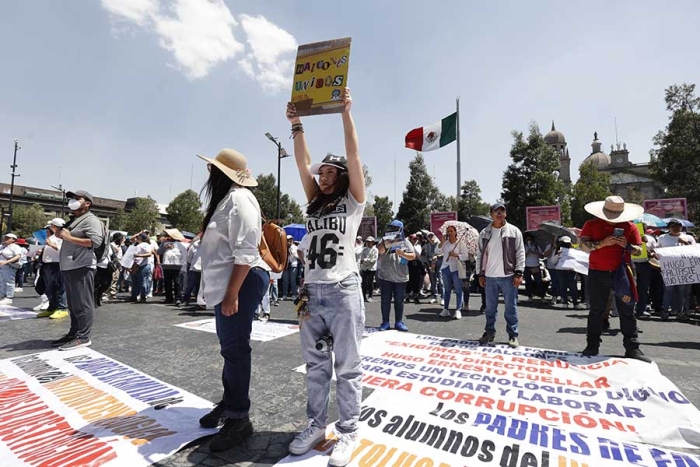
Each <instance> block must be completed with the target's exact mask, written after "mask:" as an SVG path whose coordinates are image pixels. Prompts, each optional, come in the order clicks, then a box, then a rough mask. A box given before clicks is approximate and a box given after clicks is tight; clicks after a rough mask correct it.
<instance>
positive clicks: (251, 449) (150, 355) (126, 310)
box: [0, 288, 700, 467]
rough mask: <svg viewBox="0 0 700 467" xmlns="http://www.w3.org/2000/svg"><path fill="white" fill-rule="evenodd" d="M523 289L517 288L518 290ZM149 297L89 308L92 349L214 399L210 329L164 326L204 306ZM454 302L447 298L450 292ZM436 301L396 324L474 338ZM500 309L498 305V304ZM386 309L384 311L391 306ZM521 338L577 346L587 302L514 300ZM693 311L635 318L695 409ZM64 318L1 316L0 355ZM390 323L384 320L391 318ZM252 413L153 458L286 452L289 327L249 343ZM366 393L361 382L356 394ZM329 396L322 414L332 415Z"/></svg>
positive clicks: (294, 381)
mask: <svg viewBox="0 0 700 467" xmlns="http://www.w3.org/2000/svg"><path fill="white" fill-rule="evenodd" d="M521 297H522V296H521ZM162 300H163V298H162V297H154V298H153V299H150V301H149V302H148V303H146V304H128V303H125V302H123V301H115V302H110V303H106V304H105V305H103V306H102V307H101V308H99V309H98V310H97V312H96V316H95V324H94V330H93V335H92V348H93V349H94V350H96V351H98V352H100V353H103V354H105V355H107V356H109V357H111V358H113V359H115V360H118V361H120V362H123V363H125V364H127V365H130V366H132V367H134V368H137V369H138V370H140V371H143V372H144V373H147V374H149V375H151V376H153V377H156V378H159V379H161V380H163V381H166V382H168V383H170V384H172V385H175V386H178V387H180V388H182V389H185V390H187V391H189V392H192V393H194V394H196V395H198V396H200V397H202V398H205V399H208V400H210V401H212V402H216V401H218V400H219V399H220V396H221V380H220V375H221V368H222V364H223V360H222V358H221V357H220V355H219V347H218V341H217V337H216V335H215V334H210V333H205V332H199V331H193V330H188V329H183V328H178V327H175V326H173V325H174V324H180V323H186V322H188V321H194V320H198V319H204V318H210V317H213V313H211V312H209V311H197V310H195V309H194V308H184V307H182V308H176V307H174V306H172V305H164V304H162V303H160V302H161V301H162ZM453 301H454V299H453ZM38 302H39V297H38V296H37V294H36V293H35V292H34V291H33V289H31V288H25V291H24V292H21V293H18V294H17V296H16V298H15V301H14V306H17V307H29V308H31V307H33V306H34V305H36V304H38ZM480 304H481V303H480V297H478V296H475V295H472V297H471V299H470V305H471V308H472V309H474V310H478V309H479V306H480ZM440 309H441V307H439V306H438V305H437V304H433V305H431V304H428V303H427V300H425V301H424V303H422V304H421V305H415V304H407V305H406V308H405V319H404V321H405V323H406V324H407V326H408V328H409V332H413V333H417V334H427V335H434V336H442V337H449V338H459V339H478V338H479V337H480V336H481V334H482V333H483V327H484V316H483V315H482V314H481V313H480V312H478V311H471V312H464V313H463V318H462V320H460V321H456V320H450V319H446V318H439V317H438V316H437V313H438V312H439V311H440ZM501 310H502V305H501ZM392 314H393V313H392ZM519 314H520V337H519V340H520V344H521V345H526V346H531V347H542V348H548V349H557V350H568V351H581V350H582V349H583V348H584V347H585V332H586V317H587V310H572V309H562V308H552V307H551V306H548V305H544V304H542V303H540V302H528V301H522V302H521V303H520V305H519ZM380 316H381V313H380V307H379V297H375V299H374V302H372V303H366V324H367V326H378V325H379V324H380V321H381V319H380ZM698 318H700V316H695V317H693V319H692V320H691V322H690V323H679V322H675V321H670V322H662V321H661V320H660V319H658V318H652V319H651V320H648V321H641V322H640V329H641V330H642V334H641V335H640V338H641V340H642V343H643V345H642V350H643V351H644V352H645V353H646V354H647V355H648V356H649V357H651V358H652V359H653V360H654V361H655V362H656V363H657V364H658V366H659V368H660V370H661V372H662V373H663V374H664V375H665V376H666V377H668V378H669V379H670V380H671V381H673V382H674V383H675V384H676V385H677V386H678V387H679V388H680V389H681V390H682V392H683V393H684V394H685V396H686V397H687V398H688V399H689V400H690V401H691V402H692V403H693V404H694V405H695V406H696V407H697V406H698V405H699V404H700V387H699V385H698V378H697V376H696V374H697V373H696V372H697V371H698V369H699V368H700V361H699V360H698V357H697V356H698V350H700V339H699V338H700V327H698V324H700V320H699V319H698ZM272 320H273V321H281V322H287V323H296V312H295V311H294V309H293V305H292V302H291V301H282V302H281V304H280V306H279V307H273V308H272ZM611 321H612V328H611V331H610V332H608V333H607V334H606V335H605V336H604V337H603V343H602V344H601V354H607V355H610V356H622V355H623V354H624V349H623V347H622V335H621V334H620V333H619V323H618V321H617V319H615V318H613V319H612V320H611ZM68 325H69V323H68V319H62V320H51V319H25V320H17V321H6V322H0V359H5V358H10V357H16V356H18V355H24V354H30V353H36V352H43V351H47V350H51V347H50V346H49V342H50V341H51V340H53V339H57V338H59V337H61V336H62V335H63V334H64V333H65V332H66V331H67V329H68ZM392 325H393V322H392ZM497 329H498V334H497V336H496V342H506V341H507V335H506V334H505V323H504V321H503V318H502V314H499V320H498V323H497ZM252 347H253V375H252V381H251V391H250V394H251V399H252V409H251V420H252V422H253V424H254V426H255V430H256V431H255V434H254V435H253V437H251V438H250V439H249V440H248V441H247V442H246V443H245V444H244V445H242V446H240V447H237V448H234V449H231V450H229V451H226V452H222V453H211V452H210V451H209V448H208V444H209V440H210V438H205V439H201V440H198V441H196V442H195V443H193V444H191V445H190V446H188V447H186V448H184V449H182V450H181V451H180V452H178V453H176V454H175V455H173V456H171V457H170V458H168V459H166V460H165V461H162V462H160V463H158V464H155V465H159V466H164V467H165V466H167V467H181V466H208V467H217V466H223V465H241V466H251V465H255V466H257V465H260V466H263V465H272V464H275V463H276V462H277V461H279V460H280V459H282V458H283V457H285V456H286V455H287V445H288V444H289V442H290V441H291V440H292V438H293V437H294V435H295V434H296V432H297V431H299V430H300V429H302V428H303V427H305V425H306V416H305V406H306V385H305V381H304V375H302V374H300V373H297V372H294V371H292V369H293V368H295V367H297V366H299V365H301V364H302V363H303V361H302V359H301V354H300V350H299V337H298V334H292V335H290V336H286V337H282V338H279V339H276V340H273V341H270V342H255V341H254V342H252ZM370 392H371V391H370V390H369V389H365V396H367V395H368V394H369V393H370ZM334 398H335V395H334V394H332V395H331V412H330V420H335V419H337V410H336V407H335V403H334V402H333V400H334Z"/></svg>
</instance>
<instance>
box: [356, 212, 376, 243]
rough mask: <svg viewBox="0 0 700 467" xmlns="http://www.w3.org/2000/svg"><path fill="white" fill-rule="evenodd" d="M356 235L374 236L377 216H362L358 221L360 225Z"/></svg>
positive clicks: (363, 236)
mask: <svg viewBox="0 0 700 467" xmlns="http://www.w3.org/2000/svg"><path fill="white" fill-rule="evenodd" d="M357 235H359V236H360V237H362V238H363V239H364V238H367V237H376V236H377V218H376V217H375V216H371V217H363V218H362V220H361V221H360V227H359V228H358V229H357Z"/></svg>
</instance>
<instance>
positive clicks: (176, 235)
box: [163, 229, 185, 242]
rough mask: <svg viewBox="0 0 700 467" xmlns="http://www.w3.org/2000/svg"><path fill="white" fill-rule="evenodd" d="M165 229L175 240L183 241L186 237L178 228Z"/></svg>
mask: <svg viewBox="0 0 700 467" xmlns="http://www.w3.org/2000/svg"><path fill="white" fill-rule="evenodd" d="M163 231H164V232H165V233H166V235H167V236H168V237H170V238H172V239H173V240H176V241H178V242H181V241H183V240H184V239H185V236H184V235H182V232H180V231H179V230H177V229H163Z"/></svg>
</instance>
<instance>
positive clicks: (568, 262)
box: [556, 248, 589, 276]
mask: <svg viewBox="0 0 700 467" xmlns="http://www.w3.org/2000/svg"><path fill="white" fill-rule="evenodd" d="M588 257H589V254H588V253H586V252H585V251H581V250H576V249H574V248H562V249H561V253H560V254H559V261H557V267H556V269H563V270H569V271H576V272H577V273H579V274H585V275H586V276H587V275H588Z"/></svg>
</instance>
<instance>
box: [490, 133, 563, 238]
mask: <svg viewBox="0 0 700 467" xmlns="http://www.w3.org/2000/svg"><path fill="white" fill-rule="evenodd" d="M512 135H513V146H512V148H511V150H510V157H511V159H512V160H513V162H512V163H511V164H510V165H509V166H508V168H507V169H506V171H505V172H504V173H503V191H502V192H501V196H502V198H503V202H504V203H505V204H506V206H507V208H508V221H509V222H511V223H513V224H515V225H516V226H518V227H520V228H521V229H523V230H524V228H525V227H526V222H525V208H526V207H527V206H551V205H560V206H561V207H562V222H563V223H567V221H568V220H569V219H568V217H569V215H570V211H569V201H568V195H567V189H566V185H565V184H564V182H562V181H561V180H560V179H559V173H558V170H559V158H558V156H557V154H556V152H555V151H554V149H553V148H551V147H550V146H548V145H547V144H546V143H545V142H544V138H543V137H542V133H540V129H539V127H538V126H537V124H536V123H535V122H532V123H530V126H529V134H528V136H527V139H525V137H524V135H523V133H521V132H519V131H513V133H512Z"/></svg>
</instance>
